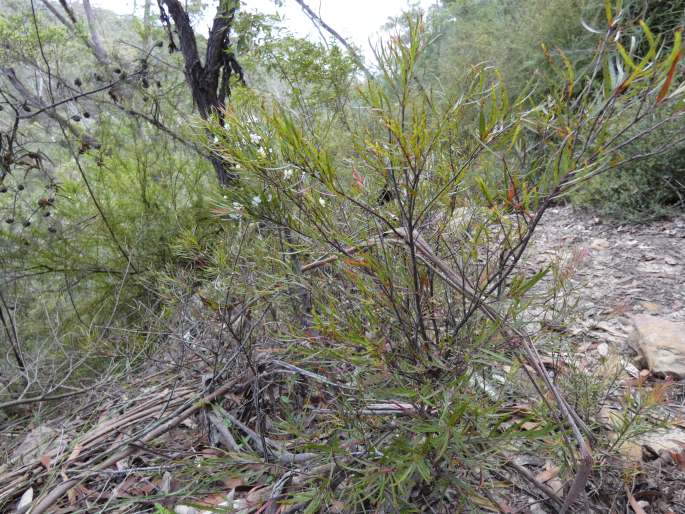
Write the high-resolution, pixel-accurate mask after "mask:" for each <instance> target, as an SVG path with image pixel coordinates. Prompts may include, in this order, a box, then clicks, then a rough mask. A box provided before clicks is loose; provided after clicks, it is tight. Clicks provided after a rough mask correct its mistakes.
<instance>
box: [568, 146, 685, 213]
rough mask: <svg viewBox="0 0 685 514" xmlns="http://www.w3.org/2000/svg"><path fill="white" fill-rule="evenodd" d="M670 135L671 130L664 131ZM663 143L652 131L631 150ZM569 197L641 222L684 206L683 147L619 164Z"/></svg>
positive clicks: (644, 150)
mask: <svg viewBox="0 0 685 514" xmlns="http://www.w3.org/2000/svg"><path fill="white" fill-rule="evenodd" d="M666 136H667V137H673V134H666ZM661 144H663V136H662V137H660V136H659V135H656V134H655V135H652V136H650V137H648V138H647V139H646V140H645V141H641V142H636V143H635V144H634V147H633V148H632V149H631V150H632V152H635V153H648V152H650V151H651V150H652V149H653V148H654V147H655V146H656V145H661ZM572 201H573V203H574V204H575V205H578V206H579V207H581V208H584V209H591V210H592V211H593V212H597V213H598V214H600V215H602V216H606V217H608V218H610V219H613V220H616V221H628V222H632V223H645V222H649V221H653V220H656V219H660V218H664V217H667V216H670V215H673V214H675V213H677V212H682V210H683V208H685V147H684V146H679V147H676V148H673V149H672V150H669V151H667V152H665V153H663V154H660V155H656V156H653V157H649V158H647V159H645V160H641V161H638V162H634V163H631V164H630V165H626V166H622V167H621V168H620V169H618V170H616V171H615V172H613V173H611V174H609V175H604V176H601V177H597V179H596V180H594V181H591V182H589V183H588V184H586V185H585V186H584V187H583V188H581V189H580V190H579V191H577V192H576V193H575V194H574V195H573V196H572Z"/></svg>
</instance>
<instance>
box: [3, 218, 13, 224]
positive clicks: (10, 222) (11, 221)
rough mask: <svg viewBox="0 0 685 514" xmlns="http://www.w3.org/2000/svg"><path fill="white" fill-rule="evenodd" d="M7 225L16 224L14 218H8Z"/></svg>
mask: <svg viewBox="0 0 685 514" xmlns="http://www.w3.org/2000/svg"><path fill="white" fill-rule="evenodd" d="M5 223H7V224H8V225H11V224H12V223H14V218H7V219H6V220H5Z"/></svg>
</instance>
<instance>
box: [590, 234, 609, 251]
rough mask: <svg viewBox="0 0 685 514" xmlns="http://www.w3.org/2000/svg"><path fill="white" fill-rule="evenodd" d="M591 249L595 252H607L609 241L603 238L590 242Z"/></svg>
mask: <svg viewBox="0 0 685 514" xmlns="http://www.w3.org/2000/svg"><path fill="white" fill-rule="evenodd" d="M590 248H592V249H593V250H598V251H600V252H601V251H602V250H607V249H608V248H609V241H607V240H606V239H603V238H601V237H598V238H595V239H593V240H592V241H591V242H590Z"/></svg>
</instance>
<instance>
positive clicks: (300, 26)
mask: <svg viewBox="0 0 685 514" xmlns="http://www.w3.org/2000/svg"><path fill="white" fill-rule="evenodd" d="M435 2H436V0H411V1H410V0H308V1H307V4H308V5H309V6H310V7H311V8H312V9H313V10H314V11H317V12H318V13H320V15H321V17H322V19H323V20H324V21H325V22H326V23H328V24H329V25H330V26H331V27H333V28H334V29H335V30H336V31H338V32H339V33H340V34H341V35H343V36H344V37H346V38H348V39H349V40H351V41H352V42H354V43H355V44H356V45H358V46H360V47H361V48H362V49H364V53H365V54H366V55H369V48H368V46H369V45H368V40H369V38H370V39H371V40H372V41H373V42H374V43H375V42H376V40H377V39H378V30H379V28H380V27H381V25H383V24H384V23H385V22H386V21H387V19H388V17H390V16H396V15H398V14H400V13H401V12H402V10H403V9H406V8H407V6H408V5H409V4H415V5H420V6H421V7H423V8H426V7H428V6H429V5H432V4H434V3H435ZM92 3H93V5H96V6H98V7H103V8H106V9H109V10H111V11H114V12H116V13H119V14H131V12H132V10H133V4H134V0H92ZM136 3H137V5H138V6H140V5H142V4H143V0H137V2H136ZM155 4H156V3H155V2H153V6H154V8H155V9H156V5H155ZM283 4H284V5H283V7H280V8H277V7H276V6H275V4H274V1H273V0H243V6H244V7H243V9H247V10H254V9H257V10H259V11H260V12H267V13H279V14H280V15H281V17H283V18H284V20H285V21H284V26H285V27H287V28H288V29H289V30H291V31H292V32H293V33H295V34H296V35H299V36H310V37H314V38H317V37H318V33H317V32H316V29H314V28H313V26H312V22H311V21H310V20H309V18H307V17H306V16H305V15H304V14H303V13H302V10H301V9H300V6H299V5H297V3H296V2H295V0H284V1H283ZM214 12H215V11H214V9H209V10H208V14H207V19H206V21H204V22H203V24H204V25H205V26H206V27H208V26H209V24H210V21H211V17H212V15H213V13H214ZM206 27H202V28H201V32H202V33H206Z"/></svg>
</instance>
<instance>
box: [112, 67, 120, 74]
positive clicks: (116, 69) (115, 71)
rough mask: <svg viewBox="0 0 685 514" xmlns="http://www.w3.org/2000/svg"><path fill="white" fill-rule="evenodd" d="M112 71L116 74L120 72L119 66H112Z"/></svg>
mask: <svg viewBox="0 0 685 514" xmlns="http://www.w3.org/2000/svg"><path fill="white" fill-rule="evenodd" d="M112 71H114V73H116V74H117V75H118V74H119V73H121V68H114V69H113V70H112Z"/></svg>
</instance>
